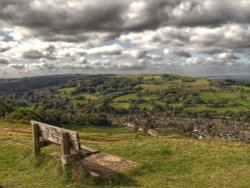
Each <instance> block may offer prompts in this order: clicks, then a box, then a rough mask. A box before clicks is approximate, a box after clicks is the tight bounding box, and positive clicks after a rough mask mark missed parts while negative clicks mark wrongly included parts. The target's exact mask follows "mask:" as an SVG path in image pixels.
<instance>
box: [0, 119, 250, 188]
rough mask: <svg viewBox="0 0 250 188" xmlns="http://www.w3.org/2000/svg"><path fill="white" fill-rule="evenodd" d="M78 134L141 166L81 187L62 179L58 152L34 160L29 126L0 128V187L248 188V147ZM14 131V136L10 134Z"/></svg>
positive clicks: (49, 150) (100, 130)
mask: <svg viewBox="0 0 250 188" xmlns="http://www.w3.org/2000/svg"><path fill="white" fill-rule="evenodd" d="M83 127H85V128H82V129H81V128H78V129H77V131H78V132H80V137H81V139H84V140H82V141H83V142H84V143H85V144H86V145H87V146H90V147H94V148H98V149H100V150H101V151H102V152H106V153H109V154H113V155H117V156H120V157H123V158H125V159H129V160H132V161H135V162H137V163H139V164H141V167H139V168H137V169H132V170H130V171H128V172H125V173H124V174H123V175H120V176H114V177H113V178H112V179H111V178H101V177H95V176H92V177H90V178H89V179H88V180H84V183H80V182H74V181H73V182H72V181H69V180H68V177H67V176H65V175H63V173H62V169H61V164H60V160H56V158H55V154H57V153H59V152H60V147H58V146H56V145H51V146H49V147H46V148H44V149H43V150H42V158H43V160H42V163H40V164H39V163H36V162H35V160H34V159H33V155H32V147H31V143H32V138H31V134H30V132H31V129H30V126H29V125H13V124H7V123H5V122H1V123H0V142H1V144H0V151H1V152H0V161H1V163H0V185H2V186H3V187H4V188H13V187H15V188H27V187H36V188H45V187H46V188H58V187H60V188H71V187H77V188H94V187H103V188H108V187H109V188H110V187H115V188H121V187H123V188H125V187H143V188H144V187H145V188H151V187H157V188H158V187H159V188H165V187H171V188H179V187H181V188H190V187H206V188H235V187H242V188H243V187H246V188H247V187H250V178H249V174H250V155H249V151H250V145H249V144H243V143H237V142H222V141H220V142H219V141H218V142H217V141H199V140H194V139H191V138H185V137H182V136H179V135H170V136H164V137H162V138H161V139H155V138H151V137H149V136H145V135H142V134H139V133H135V132H132V131H128V130H126V129H122V128H107V127H102V126H98V127H96V126H93V127H90V126H88V127H86V126H83ZM13 129H15V130H16V132H15V131H13Z"/></svg>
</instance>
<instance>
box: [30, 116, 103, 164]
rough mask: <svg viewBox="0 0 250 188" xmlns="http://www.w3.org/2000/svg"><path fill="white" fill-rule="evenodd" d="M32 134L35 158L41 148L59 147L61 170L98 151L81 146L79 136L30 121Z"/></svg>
mask: <svg viewBox="0 0 250 188" xmlns="http://www.w3.org/2000/svg"><path fill="white" fill-rule="evenodd" d="M31 125H32V134H33V151H34V155H35V157H40V156H41V148H43V147H46V146H48V145H50V144H57V145H61V151H62V157H61V159H62V164H63V168H65V167H66V166H68V165H71V164H72V163H73V162H74V161H76V160H80V159H83V158H85V157H87V156H89V155H92V154H96V153H99V152H100V151H99V150H96V149H92V148H89V147H87V146H83V145H81V143H80V139H79V134H78V133H77V132H75V131H70V130H67V129H62V128H59V127H55V126H52V125H47V124H44V123H40V122H37V121H31Z"/></svg>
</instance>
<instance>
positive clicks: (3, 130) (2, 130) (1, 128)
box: [0, 127, 31, 135]
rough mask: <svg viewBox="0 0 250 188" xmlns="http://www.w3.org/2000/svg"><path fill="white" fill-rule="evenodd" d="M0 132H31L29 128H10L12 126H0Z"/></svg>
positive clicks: (7, 133) (11, 133)
mask: <svg viewBox="0 0 250 188" xmlns="http://www.w3.org/2000/svg"><path fill="white" fill-rule="evenodd" d="M0 134H5V135H13V134H31V129H30V128H26V129H20V128H17V129H12V128H3V127H0Z"/></svg>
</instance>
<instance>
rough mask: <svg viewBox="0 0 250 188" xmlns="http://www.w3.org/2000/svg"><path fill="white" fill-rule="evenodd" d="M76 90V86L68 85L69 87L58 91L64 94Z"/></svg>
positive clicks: (69, 93)
mask: <svg viewBox="0 0 250 188" xmlns="http://www.w3.org/2000/svg"><path fill="white" fill-rule="evenodd" d="M75 90H76V87H68V88H62V89H58V92H59V93H60V94H62V95H71V94H72V93H73V92H74V91H75Z"/></svg>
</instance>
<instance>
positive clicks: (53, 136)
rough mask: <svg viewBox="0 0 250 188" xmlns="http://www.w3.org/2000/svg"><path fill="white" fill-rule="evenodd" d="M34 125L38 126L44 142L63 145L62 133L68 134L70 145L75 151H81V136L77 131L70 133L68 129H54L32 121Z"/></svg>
mask: <svg viewBox="0 0 250 188" xmlns="http://www.w3.org/2000/svg"><path fill="white" fill-rule="evenodd" d="M31 124H32V125H38V129H39V136H41V137H42V138H43V139H44V140H47V141H50V142H52V143H55V144H61V143H62V133H67V134H68V137H69V142H70V145H71V146H72V147H73V148H74V149H75V150H80V142H79V140H80V139H79V135H78V133H77V132H75V131H70V130H66V129H62V128H59V127H54V126H52V125H48V124H44V123H40V122H36V121H31Z"/></svg>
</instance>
